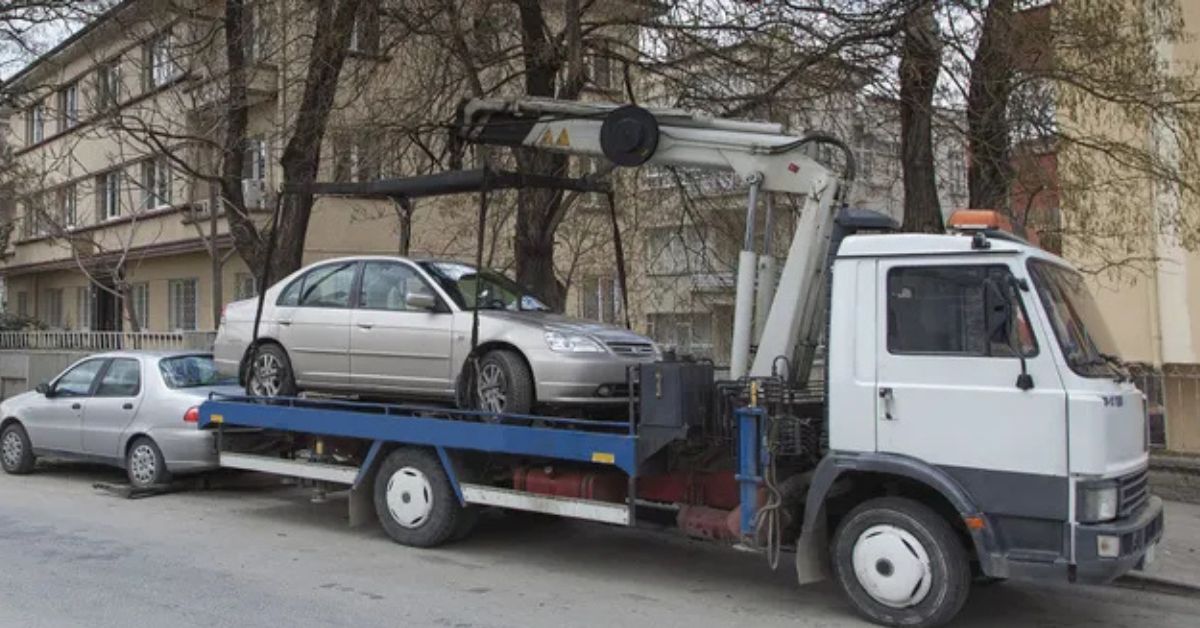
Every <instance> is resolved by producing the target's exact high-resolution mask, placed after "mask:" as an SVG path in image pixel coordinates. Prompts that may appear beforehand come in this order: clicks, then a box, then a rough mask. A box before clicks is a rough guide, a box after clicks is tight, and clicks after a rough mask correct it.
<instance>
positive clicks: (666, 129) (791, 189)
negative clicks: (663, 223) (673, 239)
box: [458, 99, 844, 378]
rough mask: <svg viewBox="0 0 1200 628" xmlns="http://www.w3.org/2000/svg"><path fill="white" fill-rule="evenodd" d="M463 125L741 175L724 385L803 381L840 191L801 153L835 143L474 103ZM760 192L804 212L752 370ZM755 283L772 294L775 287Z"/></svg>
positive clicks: (476, 138) (757, 128)
mask: <svg viewBox="0 0 1200 628" xmlns="http://www.w3.org/2000/svg"><path fill="white" fill-rule="evenodd" d="M460 115H461V119H460V122H459V129H458V133H459V136H460V137H461V138H463V139H465V140H467V141H471V142H475V143H481V144H495V145H503V146H513V147H526V148H531V149H536V150H544V151H549V152H557V153H565V154H572V155H586V156H592V157H605V158H607V159H609V160H610V161H612V162H613V163H614V164H616V165H618V166H640V165H642V164H654V165H659V166H674V167H690V168H701V169H711V170H724V171H732V172H734V173H736V174H737V175H739V176H740V177H741V178H742V179H743V180H744V181H745V182H746V183H747V184H748V185H749V194H748V202H747V210H746V233H745V238H744V241H743V247H742V251H741V253H740V254H739V256H738V269H737V296H736V306H735V313H734V329H733V343H732V349H731V353H730V375H731V377H733V378H739V377H742V376H745V375H751V376H766V375H769V374H771V371H772V368H773V366H774V364H775V362H776V361H777V360H778V358H779V357H781V356H782V357H785V358H787V360H788V363H789V364H790V365H791V368H792V369H794V371H793V373H789V375H793V376H795V375H798V376H799V377H800V378H805V377H807V374H808V369H809V367H810V365H811V364H812V358H813V355H812V353H813V349H814V348H815V345H816V342H817V340H818V336H819V334H820V321H821V320H822V309H821V303H822V301H823V299H822V298H821V295H822V293H823V286H824V284H825V273H826V268H825V265H826V264H825V262H826V255H827V254H828V250H829V242H830V236H831V233H832V229H833V223H834V213H835V209H836V207H835V206H836V205H837V203H838V201H839V199H840V198H841V194H842V192H843V190H844V185H843V182H842V181H841V180H840V179H839V177H837V176H836V175H835V174H834V173H833V172H831V171H830V170H829V169H828V168H826V167H825V166H823V165H821V164H819V163H817V162H816V161H815V160H813V159H812V158H811V157H809V156H808V154H807V153H806V150H805V149H806V147H807V145H808V144H811V143H813V142H815V141H821V142H834V143H837V142H836V140H832V139H831V138H825V137H823V136H820V137H796V136H792V135H787V134H785V133H784V131H783V128H782V126H780V125H778V124H773V123H764V122H748V121H741V120H726V119H721V118H714V117H711V116H708V115H705V114H701V113H696V112H691V111H687V110H683V109H673V108H658V109H653V108H652V109H643V108H641V107H637V106H632V105H624V106H622V105H617V104H612V103H591V102H589V103H584V102H575V101H559V100H546V99H523V100H491V99H476V100H471V101H468V102H466V103H464V105H463V107H462V109H461V111H460ZM843 148H844V146H843ZM765 192H773V193H786V194H797V195H800V196H801V197H802V202H801V206H800V218H799V220H798V222H797V224H796V229H795V233H794V235H793V237H792V242H791V246H790V248H789V250H788V255H787V259H786V261H785V263H784V264H783V270H782V272H781V275H780V278H779V283H778V289H777V291H776V292H775V294H774V295H773V297H772V298H765V297H764V298H761V299H759V302H760V305H759V307H762V306H763V305H764V304H767V303H769V304H770V305H769V311H768V312H767V313H766V316H765V322H764V323H763V325H762V330H761V334H760V336H759V338H758V339H757V343H758V351H757V354H756V355H755V356H754V360H753V363H751V361H750V359H751V344H752V337H751V336H752V334H753V321H754V308H755V301H756V299H755V283H756V278H755V272H756V268H757V267H758V262H759V254H758V253H757V252H756V251H755V229H756V211H757V205H758V199H759V198H760V197H761V196H762V195H763V193H765ZM764 255H769V252H765V254H764ZM764 266H767V267H773V264H770V265H766V264H765V265H764ZM759 283H760V284H762V285H764V286H769V285H771V283H772V282H770V281H769V280H767V281H759ZM760 319H762V313H761V312H760Z"/></svg>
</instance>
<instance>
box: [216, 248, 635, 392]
mask: <svg viewBox="0 0 1200 628" xmlns="http://www.w3.org/2000/svg"><path fill="white" fill-rule="evenodd" d="M257 309H258V303H257V301H256V300H247V301H238V302H235V303H231V304H230V305H229V306H228V307H227V308H226V309H225V313H224V316H222V319H221V325H220V327H219V328H218V330H217V339H216V343H215V345H214V347H213V353H214V355H215V356H216V363H217V366H218V368H220V369H221V370H222V372H224V373H226V374H228V375H231V376H232V375H236V376H238V378H239V380H240V381H241V382H243V383H244V384H245V385H246V387H247V388H248V389H249V392H250V393H251V394H255V395H263V396H275V395H283V396H293V395H296V394H297V393H298V392H299V391H302V390H305V391H316V392H324V393H335V394H352V395H360V396H372V395H377V396H395V397H407V398H415V399H425V400H433V401H446V402H452V401H458V402H459V403H460V404H463V405H467V406H469V407H474V408H478V409H482V410H487V411H491V412H509V413H516V414H525V413H528V412H530V411H531V410H532V409H534V408H537V407H539V406H540V407H545V406H552V407H556V408H563V407H569V408H580V407H583V408H589V407H592V408H594V407H597V406H599V407H607V408H618V409H619V408H622V407H623V406H624V404H625V403H627V401H628V395H629V392H628V388H629V387H628V384H627V371H628V369H629V367H630V366H632V365H636V364H638V363H641V362H652V361H654V360H656V359H657V358H658V348H657V347H656V346H655V345H654V343H653V342H652V341H651V340H650V339H649V338H646V337H645V336H641V335H639V334H636V333H634V332H632V331H629V330H628V329H624V328H621V327H616V326H613V325H606V324H603V323H596V322H593V321H586V320H581V319H576V318H569V317H566V316H561V315H558V314H554V313H552V312H550V311H549V309H548V308H547V307H546V306H545V305H543V304H542V303H541V302H540V301H539V300H538V299H537V298H536V297H535V296H533V295H532V294H531V293H530V291H529V290H528V289H526V288H524V287H522V286H521V285H519V284H517V283H516V282H514V281H512V280H511V279H508V278H507V277H505V276H504V275H501V274H500V273H497V272H494V271H491V270H487V269H484V270H482V271H479V270H477V269H476V268H475V267H474V266H471V265H469V264H462V263H458V262H452V261H444V260H410V259H406V258H403V257H383V256H361V257H350V258H342V259H333V260H327V261H324V262H319V263H317V264H313V265H312V266H309V267H307V268H304V269H301V270H299V271H297V272H296V273H294V274H292V275H291V276H289V277H286V278H284V279H283V280H282V281H280V282H279V283H277V284H275V285H274V286H272V287H271V288H269V289H268V290H267V291H266V294H265V296H264V302H263V309H262V317H261V321H260V324H259V329H258V335H257V339H255V338H254V327H255V317H256V315H257ZM476 312H478V329H477V330H476V329H475V323H476V317H475V314H476ZM475 334H477V336H478V338H477V343H475V347H474V349H473V348H472V336H473V335H475Z"/></svg>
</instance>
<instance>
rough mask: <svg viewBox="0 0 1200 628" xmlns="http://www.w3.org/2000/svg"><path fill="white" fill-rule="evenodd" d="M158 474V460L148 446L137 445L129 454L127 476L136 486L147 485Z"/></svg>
mask: <svg viewBox="0 0 1200 628" xmlns="http://www.w3.org/2000/svg"><path fill="white" fill-rule="evenodd" d="M157 472H158V458H157V457H156V456H155V455H154V450H153V449H151V448H150V446H149V445H138V446H137V447H134V448H133V453H131V454H129V474H130V475H132V476H133V481H134V482H135V483H137V484H149V483H150V482H152V481H154V476H155V474H156V473H157Z"/></svg>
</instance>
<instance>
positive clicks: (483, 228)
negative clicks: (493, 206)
mask: <svg viewBox="0 0 1200 628" xmlns="http://www.w3.org/2000/svg"><path fill="white" fill-rule="evenodd" d="M489 187H490V186H489V185H488V180H487V178H486V177H485V178H484V180H483V183H482V184H481V186H480V188H479V230H478V232H477V233H476V234H475V298H474V305H475V306H474V307H473V308H472V309H471V352H470V353H469V354H468V355H470V356H471V358H470V359H469V360H468V362H469V367H470V369H471V371H470V372H471V377H470V379H469V380H468V382H469V385H468V386H464V387H463V388H464V391H463V393H464V395H465V398H464V399H463V402H465V403H464V405H467V406H468V407H469V405H470V404H471V403H472V402H473V401H475V402H476V403H478V399H479V398H480V394H479V381H480V379H479V356H477V355H475V349H476V348H478V346H479V297H480V295H482V294H483V281H482V273H483V244H484V242H483V240H484V238H485V237H486V235H487V213H488V197H489Z"/></svg>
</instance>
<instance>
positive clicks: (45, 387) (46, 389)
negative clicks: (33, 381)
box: [34, 382, 54, 397]
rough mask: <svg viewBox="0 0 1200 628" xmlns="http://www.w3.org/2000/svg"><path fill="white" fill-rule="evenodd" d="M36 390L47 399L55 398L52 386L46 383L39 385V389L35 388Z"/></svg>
mask: <svg viewBox="0 0 1200 628" xmlns="http://www.w3.org/2000/svg"><path fill="white" fill-rule="evenodd" d="M34 390H36V391H37V392H38V393H39V394H42V395H45V396H47V397H53V396H54V393H53V392H52V391H51V389H50V384H48V383H46V382H42V383H40V384H38V385H37V387H36V388H34Z"/></svg>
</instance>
